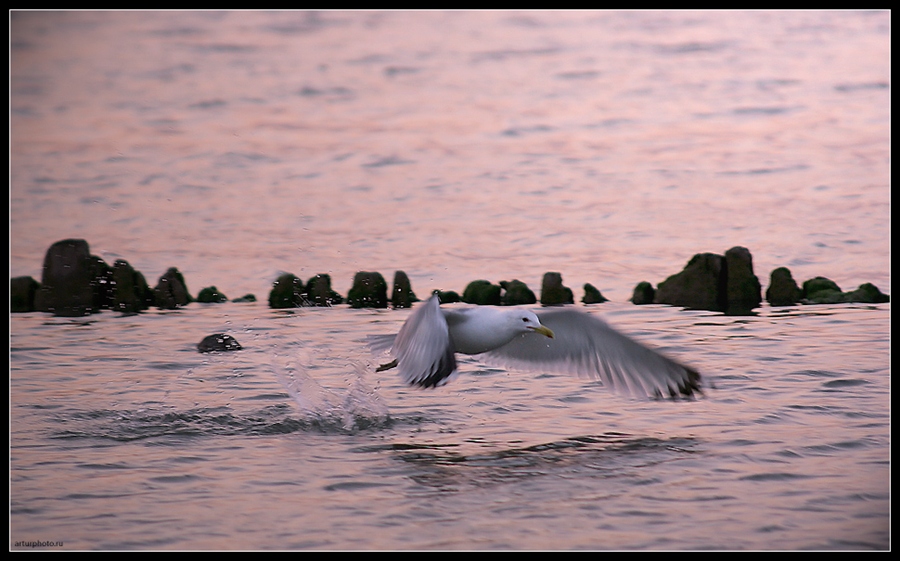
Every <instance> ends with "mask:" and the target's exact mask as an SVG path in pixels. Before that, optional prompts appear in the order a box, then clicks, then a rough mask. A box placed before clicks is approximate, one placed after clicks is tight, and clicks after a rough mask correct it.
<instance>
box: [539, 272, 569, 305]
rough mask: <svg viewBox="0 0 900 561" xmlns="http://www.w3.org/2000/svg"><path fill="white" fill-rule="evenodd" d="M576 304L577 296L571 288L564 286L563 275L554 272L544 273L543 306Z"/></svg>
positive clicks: (542, 285) (542, 282)
mask: <svg viewBox="0 0 900 561" xmlns="http://www.w3.org/2000/svg"><path fill="white" fill-rule="evenodd" d="M574 303H575V296H574V294H573V293H572V289H571V288H568V287H566V286H563V282H562V275H561V274H559V273H554V272H549V273H544V278H543V280H542V281H541V305H543V306H561V305H563V304H574Z"/></svg>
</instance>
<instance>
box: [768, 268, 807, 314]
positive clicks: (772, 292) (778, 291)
mask: <svg viewBox="0 0 900 561" xmlns="http://www.w3.org/2000/svg"><path fill="white" fill-rule="evenodd" d="M801 295H802V291H801V290H800V287H799V286H797V281H795V280H794V277H793V275H791V271H790V270H789V269H788V268H787V267H778V268H777V269H775V270H774V271H772V274H771V275H770V276H769V287H768V288H766V301H767V302H768V303H769V305H770V306H793V305H794V304H796V303H797V302H799V301H800V297H801Z"/></svg>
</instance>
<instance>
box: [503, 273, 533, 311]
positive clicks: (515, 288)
mask: <svg viewBox="0 0 900 561" xmlns="http://www.w3.org/2000/svg"><path fill="white" fill-rule="evenodd" d="M500 288H502V289H503V291H504V292H503V295H502V296H501V297H500V304H502V305H504V306H520V305H529V304H534V303H536V302H537V297H536V296H535V295H534V292H532V291H531V289H530V288H528V285H527V284H525V283H524V282H522V281H520V280H518V279H513V280H511V281H500Z"/></svg>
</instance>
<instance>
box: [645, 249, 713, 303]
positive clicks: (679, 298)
mask: <svg viewBox="0 0 900 561" xmlns="http://www.w3.org/2000/svg"><path fill="white" fill-rule="evenodd" d="M726 283H727V278H726V271H725V258H724V257H722V256H721V255H716V254H714V253H698V254H697V255H694V256H693V257H692V258H691V260H690V261H688V264H687V265H686V266H685V267H684V269H683V270H682V271H681V272H680V273H676V274H674V275H672V276H670V277H669V278H667V279H666V280H664V281H663V282H661V283H659V286H658V287H657V288H656V296H655V298H654V300H653V301H654V302H655V303H657V304H669V305H672V306H681V307H684V308H692V309H695V310H712V311H717V312H724V311H725V309H726V308H727V305H728V303H727V290H726V286H727V284H726Z"/></svg>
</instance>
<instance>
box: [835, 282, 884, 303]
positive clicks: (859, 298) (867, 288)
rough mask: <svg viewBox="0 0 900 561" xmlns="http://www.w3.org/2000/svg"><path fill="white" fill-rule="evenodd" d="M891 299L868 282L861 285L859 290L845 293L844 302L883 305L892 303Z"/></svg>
mask: <svg viewBox="0 0 900 561" xmlns="http://www.w3.org/2000/svg"><path fill="white" fill-rule="evenodd" d="M890 301H891V297H890V296H888V295H887V294H883V293H882V292H881V291H880V290H878V287H877V286H875V285H874V284H872V283H870V282H867V283H865V284H861V285H859V288H857V289H856V290H854V291H852V292H845V293H844V302H860V303H866V304H883V303H884V302H890Z"/></svg>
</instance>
